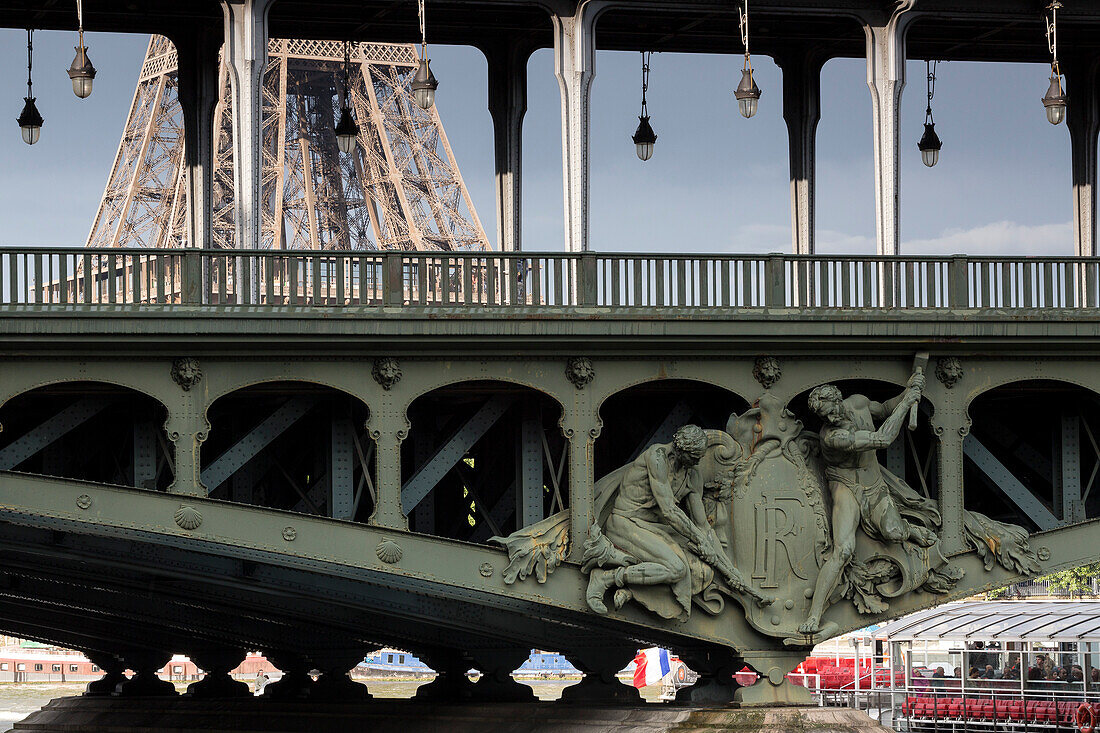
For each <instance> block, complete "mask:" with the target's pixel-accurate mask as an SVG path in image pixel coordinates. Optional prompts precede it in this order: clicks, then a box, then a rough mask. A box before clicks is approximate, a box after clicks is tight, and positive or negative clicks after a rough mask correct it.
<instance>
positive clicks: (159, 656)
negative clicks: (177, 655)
mask: <svg viewBox="0 0 1100 733" xmlns="http://www.w3.org/2000/svg"><path fill="white" fill-rule="evenodd" d="M122 658H123V659H124V660H125V661H126V665H127V666H128V667H129V668H130V669H132V670H134V676H133V677H131V678H130V679H129V680H127V681H126V682H122V683H120V684H119V686H118V687H117V688H116V689H115V692H114V694H115V695H117V696H119V697H171V696H175V695H176V688H175V686H174V685H173V684H172V683H171V682H167V681H165V680H162V679H161V678H160V677H157V670H159V669H161V668H163V667H164V665H166V664H168V662H169V660H171V659H172V654H171V653H170V652H154V651H146V650H142V651H127V652H125V653H124V654H123V656H122Z"/></svg>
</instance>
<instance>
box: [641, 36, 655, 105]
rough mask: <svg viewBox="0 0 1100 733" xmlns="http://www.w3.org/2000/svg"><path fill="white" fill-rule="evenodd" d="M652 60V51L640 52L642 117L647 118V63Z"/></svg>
mask: <svg viewBox="0 0 1100 733" xmlns="http://www.w3.org/2000/svg"><path fill="white" fill-rule="evenodd" d="M652 58H653V52H652V51H648V52H647V51H642V117H648V116H649V107H648V105H647V104H646V92H648V91H649V62H650V59H652Z"/></svg>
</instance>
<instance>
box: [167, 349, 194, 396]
mask: <svg viewBox="0 0 1100 733" xmlns="http://www.w3.org/2000/svg"><path fill="white" fill-rule="evenodd" d="M169 374H170V375H171V377H172V381H173V382H175V383H176V384H178V385H179V386H180V387H181V388H182V389H183V391H184V392H188V391H190V390H191V388H192V387H194V386H195V385H196V384H198V383H199V382H201V381H202V367H200V366H199V360H198V359H195V358H194V357H191V356H181V357H180V358H178V359H176V360H175V361H173V362H172V368H171V370H170V371H169Z"/></svg>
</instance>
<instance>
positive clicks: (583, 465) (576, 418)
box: [562, 393, 603, 562]
mask: <svg viewBox="0 0 1100 733" xmlns="http://www.w3.org/2000/svg"><path fill="white" fill-rule="evenodd" d="M589 400H590V397H589V395H588V393H578V394H577V397H576V400H575V401H574V404H573V408H572V410H571V411H570V410H569V409H568V408H567V409H566V412H565V414H563V416H562V417H563V419H562V425H563V427H564V429H565V437H566V439H567V440H568V441H569V517H570V522H571V523H572V530H571V535H572V536H571V537H570V542H569V559H570V560H573V561H577V562H579V561H580V559H581V556H582V555H583V554H584V541H585V539H586V538H587V537H588V531H589V528H590V527H591V526H592V521H593V519H594V517H593V502H594V499H595V496H594V494H595V490H594V489H595V484H596V476H595V460H594V452H595V451H594V447H595V443H596V439H597V438H598V437H599V436H600V430H601V428H602V427H603V423H602V422H601V421H600V416H599V405H598V403H597V404H595V405H593V404H592V403H591V402H590V401H589Z"/></svg>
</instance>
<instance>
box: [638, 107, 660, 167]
mask: <svg viewBox="0 0 1100 733" xmlns="http://www.w3.org/2000/svg"><path fill="white" fill-rule="evenodd" d="M632 139H633V140H634V152H636V153H637V154H638V159H639V160H649V159H650V158H652V157H653V144H654V143H656V142H657V133H655V132H653V127H652V126H650V124H649V117H648V116H645V115H643V116H641V117H639V118H638V129H637V130H635V131H634V136H633V138H632Z"/></svg>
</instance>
